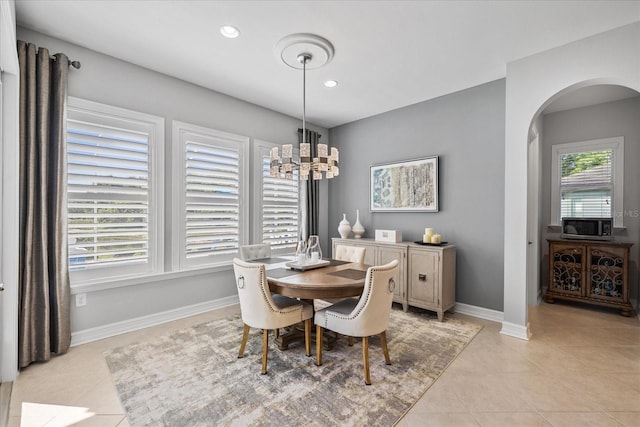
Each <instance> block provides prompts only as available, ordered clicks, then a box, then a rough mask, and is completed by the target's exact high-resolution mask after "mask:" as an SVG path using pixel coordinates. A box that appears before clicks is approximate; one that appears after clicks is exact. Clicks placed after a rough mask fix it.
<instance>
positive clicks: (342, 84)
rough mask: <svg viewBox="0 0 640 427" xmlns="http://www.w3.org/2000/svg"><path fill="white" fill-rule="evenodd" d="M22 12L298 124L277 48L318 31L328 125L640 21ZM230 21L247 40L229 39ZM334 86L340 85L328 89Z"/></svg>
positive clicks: (499, 12) (632, 12)
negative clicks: (326, 55) (327, 45)
mask: <svg viewBox="0 0 640 427" xmlns="http://www.w3.org/2000/svg"><path fill="white" fill-rule="evenodd" d="M16 15H17V22H18V25H21V26H24V27H26V28H29V29H32V30H35V31H39V32H41V33H44V34H48V35H51V36H53V37H57V38H59V39H62V40H66V41H70V42H72V43H75V44H78V45H81V46H84V47H87V48H90V49H93V50H96V51H99V52H103V53H106V54H108V55H111V56H114V57H116V58H120V59H123V60H125V61H129V62H132V63H134V64H138V65H140V66H143V67H147V68H150V69H153V70H157V71H159V72H162V73H165V74H168V75H171V76H175V77H177V78H180V79H183V80H186V81H189V82H193V83H195V84H198V85H201V86H204V87H207V88H210V89H213V90H216V91H219V92H222V93H225V94H228V95H231V96H233V97H236V98H240V99H243V100H246V101H249V102H252V103H254V104H258V105H262V106H264V107H267V108H270V109H273V110H276V111H280V112H282V113H285V114H288V115H291V116H295V117H299V116H300V115H301V113H302V72H301V71H299V70H294V69H292V68H290V67H288V66H286V65H284V64H283V63H282V62H281V61H280V60H279V59H278V58H277V55H276V53H275V52H274V46H275V45H276V43H277V42H278V41H279V40H280V39H281V38H282V37H284V36H286V35H289V34H293V33H300V32H305V33H314V34H318V35H320V36H322V37H325V38H327V39H328V40H329V41H330V42H331V43H332V44H333V45H334V47H335V57H334V58H333V60H332V61H331V62H330V63H329V64H328V65H326V66H325V67H323V68H320V69H317V70H311V71H308V72H307V120H308V121H309V122H311V123H314V124H316V125H319V126H324V127H329V128H330V127H334V126H337V125H340V124H344V123H348V122H351V121H354V120H357V119H361V118H364V117H369V116H372V115H376V114H379V113H382V112H385V111H389V110H392V109H396V108H399V107H403V106H406V105H410V104H414V103H417V102H420V101H424V100H428V99H432V98H435V97H438V96H442V95H445V94H448V93H451V92H455V91H459V90H462V89H466V88H469V87H472V86H476V85H479V84H483V83H486V82H489V81H493V80H496V79H500V78H503V77H505V75H506V64H507V63H508V62H511V61H514V60H517V59H520V58H524V57H527V56H529V55H532V54H535V53H538V52H541V51H545V50H547V49H550V48H553V47H556V46H560V45H563V44H566V43H570V42H572V41H575V40H579V39H582V38H585V37H588V36H591V35H594V34H597V33H600V32H603V31H607V30H610V29H613V28H617V27H620V26H623V25H626V24H630V23H632V22H636V21H640V1H215V2H214V1H202V0H200V1H186V0H183V1H169V0H162V1H153V0H129V1H95V0H93V1H92V0H84V1H79V0H72V1H63V0H57V1H34V0H17V1H16ZM225 24H229V25H234V26H236V27H238V28H239V29H240V31H241V35H240V37H238V38H237V39H233V40H231V39H225V38H223V37H222V36H221V35H220V32H219V28H220V26H221V25H225ZM72 59H76V58H72ZM78 59H81V58H78ZM80 72H82V71H80ZM327 79H335V80H338V81H339V85H338V86H337V87H336V88H334V89H328V88H325V87H324V86H323V85H322V82H323V81H325V80H327Z"/></svg>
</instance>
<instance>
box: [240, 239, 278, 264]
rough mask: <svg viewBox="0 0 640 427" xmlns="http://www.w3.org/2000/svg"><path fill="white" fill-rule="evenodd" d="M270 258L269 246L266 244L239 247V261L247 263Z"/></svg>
mask: <svg viewBox="0 0 640 427" xmlns="http://www.w3.org/2000/svg"><path fill="white" fill-rule="evenodd" d="M270 256H271V245H270V244H268V243H258V244H255V245H244V246H240V259H241V260H244V261H248V260H251V259H260V258H269V257H270Z"/></svg>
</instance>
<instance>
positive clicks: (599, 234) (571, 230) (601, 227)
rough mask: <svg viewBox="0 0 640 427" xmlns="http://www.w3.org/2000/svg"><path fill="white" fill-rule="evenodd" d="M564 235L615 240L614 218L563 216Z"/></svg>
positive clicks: (574, 237)
mask: <svg viewBox="0 0 640 427" xmlns="http://www.w3.org/2000/svg"><path fill="white" fill-rule="evenodd" d="M562 237H563V238H565V239H584V240H613V218H562Z"/></svg>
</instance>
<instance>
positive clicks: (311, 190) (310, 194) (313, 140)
mask: <svg viewBox="0 0 640 427" xmlns="http://www.w3.org/2000/svg"><path fill="white" fill-rule="evenodd" d="M321 137H322V135H320V134H319V133H318V132H315V131H312V130H309V129H307V142H309V143H310V144H311V158H314V157H318V142H320V138H321ZM301 142H302V129H298V143H301ZM303 185H304V184H303ZM305 190H306V197H305V200H303V201H302V203H301V204H302V209H303V211H304V212H303V213H302V218H303V220H304V221H305V222H304V224H302V230H303V232H302V237H303V238H304V239H307V238H309V236H313V235H314V234H315V235H317V234H318V227H319V216H320V210H319V208H320V187H319V184H318V181H316V180H314V179H313V176H309V180H308V181H307V182H306V189H305ZM302 194H303V195H304V194H305V191H303V192H302Z"/></svg>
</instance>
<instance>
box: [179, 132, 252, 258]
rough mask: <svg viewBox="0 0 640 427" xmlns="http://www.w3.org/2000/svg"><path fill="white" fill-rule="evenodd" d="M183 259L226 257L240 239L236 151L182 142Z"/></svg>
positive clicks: (238, 169)
mask: <svg viewBox="0 0 640 427" xmlns="http://www.w3.org/2000/svg"><path fill="white" fill-rule="evenodd" d="M185 151H186V165H185V187H186V188H185V191H186V194H185V195H186V197H185V209H186V213H185V215H186V216H185V225H184V226H185V256H186V258H187V259H190V258H198V257H206V256H212V255H229V254H235V253H237V251H238V246H239V239H240V198H239V191H240V151H239V148H232V147H226V146H222V145H221V146H217V145H212V144H205V143H202V142H196V141H193V140H187V141H186V143H185Z"/></svg>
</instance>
